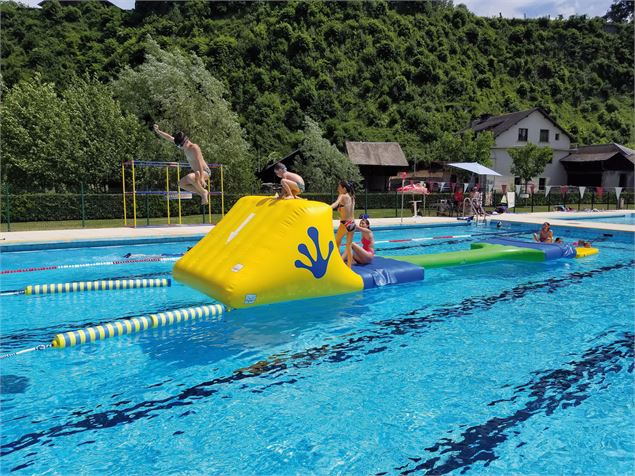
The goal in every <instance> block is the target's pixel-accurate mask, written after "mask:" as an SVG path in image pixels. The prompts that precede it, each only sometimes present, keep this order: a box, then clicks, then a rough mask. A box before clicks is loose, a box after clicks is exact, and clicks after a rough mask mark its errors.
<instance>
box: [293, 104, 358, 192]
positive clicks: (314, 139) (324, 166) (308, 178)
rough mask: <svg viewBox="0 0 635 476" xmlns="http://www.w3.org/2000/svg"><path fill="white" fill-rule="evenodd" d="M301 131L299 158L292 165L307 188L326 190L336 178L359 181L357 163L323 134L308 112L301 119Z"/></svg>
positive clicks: (316, 190)
mask: <svg viewBox="0 0 635 476" xmlns="http://www.w3.org/2000/svg"><path fill="white" fill-rule="evenodd" d="M303 135H304V137H303V139H302V143H301V145H300V148H301V150H302V155H303V159H302V160H301V161H300V162H298V163H297V165H296V169H297V171H298V173H299V174H300V175H302V177H303V178H304V181H305V183H306V188H307V191H311V192H329V191H332V190H333V189H334V187H335V186H336V185H337V182H338V181H340V180H348V181H351V182H354V183H356V184H359V183H360V182H361V180H362V176H361V175H360V173H359V169H358V168H357V166H356V165H355V164H353V163H352V162H351V161H350V160H349V159H348V158H347V157H346V156H345V155H344V154H342V153H341V152H340V151H339V150H337V148H336V147H335V146H334V145H333V144H331V143H330V142H329V141H328V140H327V139H325V138H324V133H323V132H322V129H320V126H319V125H318V124H317V122H315V121H314V120H313V119H311V118H310V117H308V116H306V117H305V119H304V131H303Z"/></svg>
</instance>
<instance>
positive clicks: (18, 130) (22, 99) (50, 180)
mask: <svg viewBox="0 0 635 476" xmlns="http://www.w3.org/2000/svg"><path fill="white" fill-rule="evenodd" d="M0 114H1V115H2V178H3V181H4V182H7V183H9V185H10V186H11V187H12V188H13V190H16V189H17V190H26V191H36V192H43V191H45V190H56V191H58V192H59V191H64V190H65V188H66V187H65V181H64V178H65V177H67V176H69V175H72V173H73V171H74V165H73V148H74V141H73V137H72V134H71V132H70V118H69V115H68V113H67V111H66V109H65V107H64V104H63V101H62V100H61V98H60V97H59V96H58V94H57V92H56V91H55V87H54V86H53V84H51V83H46V82H43V81H42V78H41V76H40V75H39V74H35V75H34V76H33V78H31V79H28V80H23V81H20V82H19V83H17V84H15V85H14V86H13V87H12V88H11V89H10V90H9V91H8V92H7V93H6V95H5V98H4V100H3V101H2V104H1V106H0Z"/></svg>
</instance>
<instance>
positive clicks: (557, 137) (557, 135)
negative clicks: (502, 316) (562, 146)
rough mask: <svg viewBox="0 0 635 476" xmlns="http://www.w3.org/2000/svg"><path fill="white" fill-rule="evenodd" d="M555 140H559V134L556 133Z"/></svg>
mask: <svg viewBox="0 0 635 476" xmlns="http://www.w3.org/2000/svg"><path fill="white" fill-rule="evenodd" d="M556 140H560V134H559V133H558V132H556Z"/></svg>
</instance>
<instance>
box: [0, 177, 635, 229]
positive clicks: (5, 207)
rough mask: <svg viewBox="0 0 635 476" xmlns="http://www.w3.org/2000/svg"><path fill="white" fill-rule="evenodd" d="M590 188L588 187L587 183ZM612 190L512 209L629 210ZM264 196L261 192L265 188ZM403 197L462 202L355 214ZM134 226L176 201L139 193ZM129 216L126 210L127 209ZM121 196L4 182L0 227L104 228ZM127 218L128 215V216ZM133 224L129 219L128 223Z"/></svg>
mask: <svg viewBox="0 0 635 476" xmlns="http://www.w3.org/2000/svg"><path fill="white" fill-rule="evenodd" d="M589 189H591V187H589ZM615 192H616V191H615V190H614V189H612V190H605V191H603V193H601V194H599V193H598V192H597V190H596V189H595V188H593V189H591V190H586V191H585V193H584V195H583V196H581V194H580V193H579V190H578V189H577V188H576V187H568V188H566V189H565V188H562V189H560V188H559V187H553V188H552V189H551V191H550V193H549V194H547V195H545V192H544V191H538V190H536V191H535V193H533V194H527V195H526V196H525V195H523V194H520V193H518V194H517V195H516V207H515V209H514V208H512V209H511V210H510V211H512V212H517V213H524V212H542V211H553V210H554V208H555V207H560V206H562V207H564V208H570V209H573V210H585V209H599V210H615V209H633V208H634V200H633V197H634V191H633V189H632V188H629V189H623V190H621V193H619V194H616V193H615ZM263 195H265V193H263ZM483 195H484V205H485V209H486V210H488V211H491V210H493V209H494V208H495V207H496V206H497V205H499V204H500V202H501V198H502V196H503V195H502V193H501V191H498V190H496V191H491V192H489V193H488V192H485V193H484V194H483ZM240 197H241V195H238V194H225V200H224V208H225V210H224V211H225V212H227V211H228V210H229V209H230V208H231V207H232V206H233V205H234V203H235V202H236V201H237V200H238V199H239V198H240ZM302 197H303V198H306V199H309V200H317V201H321V202H324V203H328V204H330V203H332V202H334V201H335V199H336V198H337V195H336V192H335V191H331V192H330V193H319V194H318V193H305V194H303V195H302ZM210 198H211V199H212V214H211V219H212V220H211V221H212V223H217V222H218V220H219V219H220V217H221V216H222V211H223V210H221V200H220V198H218V197H210ZM127 200H128V202H127V206H128V210H130V209H131V207H132V198H131V197H127ZM402 202H403V206H404V211H403V214H404V216H409V215H412V213H413V211H414V206H416V208H417V213H418V214H419V215H425V216H435V215H439V214H441V215H443V214H446V215H457V214H460V211H461V207H457V206H454V207H449V206H447V205H448V204H450V203H453V194H452V193H434V192H433V193H431V194H430V195H426V196H425V200H424V198H423V197H422V196H421V195H413V194H408V193H406V194H405V195H403V197H402V195H401V194H397V193H396V192H394V191H393V192H387V193H370V192H366V191H364V190H362V191H360V192H359V193H358V194H357V197H356V205H357V211H358V213H362V212H364V213H368V214H369V215H370V216H371V217H372V218H383V217H397V216H400V215H401V213H402V212H401V207H402ZM136 205H137V225H138V226H157V225H167V224H168V217H167V207H169V209H170V215H171V224H175V223H177V221H176V220H175V217H176V216H177V212H178V211H177V209H176V207H177V203H176V201H175V200H169V199H168V198H167V197H165V196H153V195H145V196H140V197H137V204H136ZM129 215H130V214H129ZM181 215H182V223H183V224H196V223H209V221H210V220H209V215H208V209H207V207H201V205H200V200H199V199H198V197H195V198H193V199H191V200H182V210H181ZM123 216H124V214H123V199H122V194H121V193H95V192H93V191H87V190H86V189H85V187H83V186H79V187H78V190H76V191H74V192H72V193H12V192H11V189H10V187H9V186H7V185H6V184H5V185H4V186H3V187H2V191H1V193H0V230H1V231H31V230H52V229H68V228H104V227H121V226H124V219H123ZM129 218H130V217H129ZM130 225H131V222H130V220H129V221H128V226H130Z"/></svg>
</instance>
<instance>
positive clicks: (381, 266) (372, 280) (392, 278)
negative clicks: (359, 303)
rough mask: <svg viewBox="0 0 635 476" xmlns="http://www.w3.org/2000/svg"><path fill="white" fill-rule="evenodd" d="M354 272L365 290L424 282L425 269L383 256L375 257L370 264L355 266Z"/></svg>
mask: <svg viewBox="0 0 635 476" xmlns="http://www.w3.org/2000/svg"><path fill="white" fill-rule="evenodd" d="M353 271H355V272H356V273H357V274H359V275H360V276H361V278H362V280H363V281H364V289H371V288H378V287H381V286H387V285H389V284H401V283H409V282H411V281H421V280H423V268H421V267H419V266H417V265H414V264H411V263H407V262H405V261H397V260H395V259H390V258H382V257H381V256H375V257H374V258H373V261H372V262H371V263H370V264H365V265H354V266H353Z"/></svg>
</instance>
